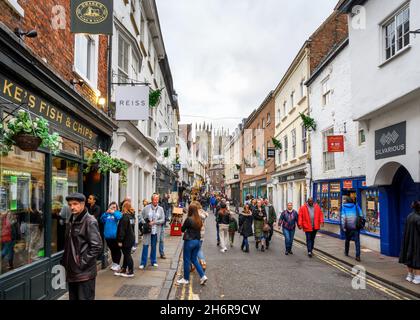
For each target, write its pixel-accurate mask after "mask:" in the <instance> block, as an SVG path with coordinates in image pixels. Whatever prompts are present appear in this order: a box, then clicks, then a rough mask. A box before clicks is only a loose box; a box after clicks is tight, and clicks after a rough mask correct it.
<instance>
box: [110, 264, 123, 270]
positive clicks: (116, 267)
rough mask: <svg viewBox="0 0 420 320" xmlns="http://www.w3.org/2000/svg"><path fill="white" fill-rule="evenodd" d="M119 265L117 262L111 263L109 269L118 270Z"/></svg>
mask: <svg viewBox="0 0 420 320" xmlns="http://www.w3.org/2000/svg"><path fill="white" fill-rule="evenodd" d="M120 269H121V267H120V265H119V264H118V263H112V265H111V270H112V271H120Z"/></svg>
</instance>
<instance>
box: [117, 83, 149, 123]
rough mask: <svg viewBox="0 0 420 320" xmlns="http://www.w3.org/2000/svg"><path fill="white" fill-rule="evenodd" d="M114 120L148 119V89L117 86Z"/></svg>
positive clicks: (145, 87) (144, 87)
mask: <svg viewBox="0 0 420 320" xmlns="http://www.w3.org/2000/svg"><path fill="white" fill-rule="evenodd" d="M115 107H116V114H115V119H116V120H134V121H138V120H148V119H149V87H147V86H118V87H116V88H115Z"/></svg>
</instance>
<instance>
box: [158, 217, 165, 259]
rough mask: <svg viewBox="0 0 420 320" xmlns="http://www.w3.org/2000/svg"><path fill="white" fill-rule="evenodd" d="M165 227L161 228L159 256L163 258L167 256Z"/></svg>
mask: <svg viewBox="0 0 420 320" xmlns="http://www.w3.org/2000/svg"><path fill="white" fill-rule="evenodd" d="M164 242H165V225H162V227H161V228H160V235H159V254H160V255H161V256H163V255H165V245H164Z"/></svg>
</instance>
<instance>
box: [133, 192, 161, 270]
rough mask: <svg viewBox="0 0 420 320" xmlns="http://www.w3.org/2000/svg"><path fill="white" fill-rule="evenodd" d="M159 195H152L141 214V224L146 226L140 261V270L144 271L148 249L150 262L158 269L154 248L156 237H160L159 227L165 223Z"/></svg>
mask: <svg viewBox="0 0 420 320" xmlns="http://www.w3.org/2000/svg"><path fill="white" fill-rule="evenodd" d="M158 204H159V195H158V194H157V193H154V194H153V195H152V202H151V203H150V204H148V205H147V206H146V207H145V208H144V209H143V210H142V212H141V215H140V220H141V223H142V224H146V225H147V227H148V228H147V229H149V230H148V231H150V232H147V233H145V234H144V235H143V251H142V254H141V260H140V267H139V268H140V269H144V268H145V267H146V264H147V256H148V253H149V245H150V246H151V249H150V262H151V264H152V265H153V266H154V267H158V264H157V257H156V246H157V241H158V236H159V235H160V231H161V226H162V224H163V223H164V222H165V213H164V212H163V209H162V207H160V206H159V205H158Z"/></svg>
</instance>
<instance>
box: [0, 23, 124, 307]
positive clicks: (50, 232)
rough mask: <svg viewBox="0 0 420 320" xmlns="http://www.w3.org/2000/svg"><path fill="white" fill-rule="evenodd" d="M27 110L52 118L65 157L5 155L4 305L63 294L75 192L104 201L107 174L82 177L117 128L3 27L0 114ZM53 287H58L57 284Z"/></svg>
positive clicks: (1, 168)
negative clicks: (70, 201)
mask: <svg viewBox="0 0 420 320" xmlns="http://www.w3.org/2000/svg"><path fill="white" fill-rule="evenodd" d="M19 107H20V108H22V109H24V110H27V111H29V112H30V113H31V114H32V115H33V116H34V117H37V116H38V117H40V116H42V117H44V118H45V119H47V120H48V121H49V124H50V129H51V131H52V132H57V133H59V135H60V136H61V138H62V141H61V146H60V154H58V155H57V156H53V155H52V154H51V153H50V152H49V150H46V149H42V148H40V149H38V151H36V152H24V151H22V150H20V149H19V148H17V147H15V148H14V150H12V151H11V152H9V154H8V155H7V156H1V157H0V217H1V219H0V231H1V235H2V240H1V243H0V249H1V258H0V300H5V299H18V300H21V299H33V300H35V299H55V298H57V297H59V296H60V295H62V294H63V293H64V292H65V289H64V290H63V289H62V284H61V285H60V279H59V278H57V277H56V275H57V267H55V268H54V266H57V265H59V262H60V259H61V256H62V249H63V241H64V230H65V228H66V218H68V217H66V216H63V210H62V208H63V206H64V205H65V197H66V196H67V195H68V194H69V193H71V192H75V191H79V192H83V193H84V194H85V195H86V196H87V195H89V194H96V195H98V196H99V198H100V199H99V205H100V206H101V208H104V207H105V205H106V202H107V194H108V182H107V179H108V178H107V177H106V176H104V175H100V174H98V173H89V174H84V173H83V167H84V165H85V164H86V159H87V157H88V155H89V153H90V152H92V150H94V149H97V148H101V149H103V150H109V148H110V145H111V137H112V132H113V130H115V129H116V128H115V125H114V123H113V122H112V121H111V120H110V118H109V117H107V116H106V115H105V114H104V113H103V112H101V111H99V110H97V109H95V108H94V107H93V106H92V105H91V104H90V103H88V102H87V101H86V100H85V99H84V98H82V96H81V95H79V94H78V93H77V92H76V91H75V90H74V89H73V88H72V87H71V86H70V85H69V83H68V82H66V81H65V80H63V79H61V78H59V77H58V76H57V75H56V74H55V73H54V72H53V71H52V70H50V69H49V68H48V67H47V66H46V65H45V64H43V63H42V62H40V61H39V60H37V59H36V58H34V57H33V56H32V55H31V53H30V52H29V51H28V50H27V49H26V48H25V47H24V46H22V45H21V44H18V43H17V42H16V41H14V40H11V38H10V35H9V34H7V31H5V30H3V29H2V28H0V116H1V119H2V121H3V124H5V123H7V121H8V119H10V117H8V116H9V115H10V114H12V113H14V112H16V111H17V110H18V109H19ZM53 283H55V285H52V284H53Z"/></svg>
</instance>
